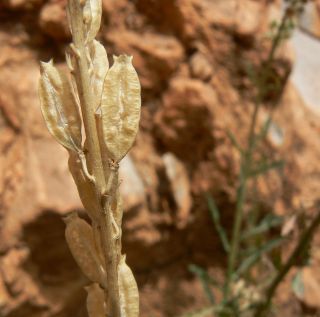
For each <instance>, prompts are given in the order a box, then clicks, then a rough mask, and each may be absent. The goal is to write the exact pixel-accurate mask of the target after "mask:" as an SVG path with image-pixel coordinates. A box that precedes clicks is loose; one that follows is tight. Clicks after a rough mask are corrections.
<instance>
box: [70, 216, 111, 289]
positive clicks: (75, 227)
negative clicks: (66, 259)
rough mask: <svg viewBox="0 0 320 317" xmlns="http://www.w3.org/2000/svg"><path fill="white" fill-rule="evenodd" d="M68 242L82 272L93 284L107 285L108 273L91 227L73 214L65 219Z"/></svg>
mask: <svg viewBox="0 0 320 317" xmlns="http://www.w3.org/2000/svg"><path fill="white" fill-rule="evenodd" d="M65 222H66V225H67V227H66V231H65V236H66V241H67V243H68V246H69V248H70V251H71V253H72V255H73V257H74V259H75V260H76V262H77V263H78V265H79V267H80V268H81V270H82V272H83V273H84V274H85V275H86V276H87V277H88V279H89V280H91V281H93V282H97V283H100V284H101V285H104V286H105V284H106V272H105V269H104V268H103V266H102V263H101V261H100V258H99V256H98V254H97V251H96V249H95V243H94V237H93V232H92V228H91V226H90V225H89V224H88V223H87V222H86V221H84V220H83V219H81V218H79V216H78V214H77V213H76V212H75V213H72V214H71V215H70V216H68V217H66V218H65Z"/></svg>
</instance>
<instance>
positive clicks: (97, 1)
mask: <svg viewBox="0 0 320 317" xmlns="http://www.w3.org/2000/svg"><path fill="white" fill-rule="evenodd" d="M89 8H90V9H89ZM83 14H84V21H85V23H86V25H87V30H86V31H87V32H86V33H87V34H86V42H87V43H89V42H91V41H92V40H93V39H94V38H95V37H96V35H97V33H98V31H99V29H100V25H101V15H102V1H101V0H87V2H86V4H85V6H84V12H83ZM89 14H90V16H88V15H89Z"/></svg>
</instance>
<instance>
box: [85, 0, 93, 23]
mask: <svg viewBox="0 0 320 317" xmlns="http://www.w3.org/2000/svg"><path fill="white" fill-rule="evenodd" d="M90 2H91V1H90V0H87V1H86V2H85V4H84V7H83V22H84V24H86V26H87V27H90V24H91V20H92V13H91V3H90Z"/></svg>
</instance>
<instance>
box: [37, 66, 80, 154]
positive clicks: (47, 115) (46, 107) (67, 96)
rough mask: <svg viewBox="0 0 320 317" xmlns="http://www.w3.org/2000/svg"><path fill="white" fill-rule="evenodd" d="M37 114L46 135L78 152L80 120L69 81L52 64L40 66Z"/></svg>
mask: <svg viewBox="0 0 320 317" xmlns="http://www.w3.org/2000/svg"><path fill="white" fill-rule="evenodd" d="M39 96H40V103H41V112H42V115H43V117H44V120H45V122H46V125H47V128H48V130H49V132H50V133H51V134H52V135H53V136H54V137H55V138H56V140H57V141H58V142H59V143H60V144H62V145H63V146H64V147H66V148H67V149H69V150H73V151H77V150H78V149H80V148H81V141H82V137H81V117H80V113H79V109H78V106H77V103H76V100H75V98H74V95H73V94H72V87H71V84H70V81H69V80H68V78H67V77H66V76H65V74H64V73H63V72H62V71H59V70H58V69H57V68H55V67H54V66H53V62H52V60H51V61H50V62H48V63H41V78H40V82H39Z"/></svg>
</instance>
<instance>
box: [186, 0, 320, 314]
mask: <svg viewBox="0 0 320 317" xmlns="http://www.w3.org/2000/svg"><path fill="white" fill-rule="evenodd" d="M306 2H307V1H305V0H287V1H286V7H285V11H284V14H283V18H282V20H281V21H280V22H277V21H274V22H273V23H272V24H271V25H270V33H269V35H270V39H271V48H270V51H269V54H268V56H267V58H266V59H265V60H263V61H261V63H260V66H259V67H258V68H255V67H254V66H253V65H252V64H250V63H247V75H248V78H249V79H250V80H251V82H252V83H253V85H254V87H255V95H254V96H253V102H254V111H253V113H252V117H251V122H250V127H249V132H248V138H247V144H245V145H243V144H240V142H239V141H238V140H237V138H236V136H235V135H234V134H232V132H231V131H227V135H228V137H229V139H230V141H231V143H232V145H233V146H234V148H235V149H237V150H238V152H239V154H240V157H241V163H240V171H239V176H238V186H237V189H236V190H237V198H236V199H237V201H236V207H235V212H234V221H233V228H232V235H231V237H230V238H228V236H229V234H228V233H227V230H226V228H224V226H223V224H222V223H221V213H220V211H219V208H218V206H217V204H216V201H215V199H214V198H213V197H212V196H211V195H209V194H207V195H206V199H207V203H208V209H209V213H210V215H211V218H212V221H213V225H214V227H215V230H216V232H217V234H218V237H219V239H220V241H221V245H222V247H223V249H224V251H225V253H226V255H227V263H228V268H227V270H226V272H225V276H224V281H223V285H220V284H219V283H217V282H216V281H215V280H214V279H213V278H212V276H210V274H208V272H207V271H206V270H204V269H203V268H201V267H199V266H197V265H195V264H193V265H191V266H190V267H189V269H190V271H191V272H193V273H194V274H195V275H196V276H197V277H198V278H199V280H200V281H201V284H202V286H203V290H204V293H205V295H206V297H207V299H208V302H209V305H210V306H208V307H207V308H205V309H203V310H201V311H198V312H196V313H192V314H187V315H185V316H184V317H188V316H189V317H199V316H216V317H267V316H268V314H269V310H270V305H271V302H272V299H273V296H274V294H275V290H276V289H277V287H278V285H279V284H280V283H281V281H282V280H283V279H284V277H285V276H286V274H287V273H288V271H289V270H290V268H291V267H292V266H293V265H295V263H296V261H297V259H298V258H302V259H304V260H303V265H304V264H306V259H308V258H309V252H308V251H309V246H310V241H311V238H312V236H313V233H314V231H315V229H316V228H317V227H318V225H319V224H320V213H319V214H318V216H317V217H315V219H314V220H313V221H312V222H311V225H309V226H305V227H304V229H303V233H302V235H301V238H300V240H299V242H298V244H297V246H296V248H295V249H294V251H293V252H292V254H291V256H290V257H289V258H288V260H287V261H285V262H284V263H282V260H281V248H282V247H283V245H284V244H285V243H286V241H287V239H286V238H285V237H283V236H282V235H281V233H280V227H281V226H282V225H283V221H284V219H283V218H282V217H279V216H277V215H275V214H274V213H273V212H272V210H270V211H268V212H267V213H266V214H263V213H261V211H260V210H259V208H258V206H252V201H251V200H250V197H249V195H248V189H249V183H250V182H252V181H254V180H255V179H256V178H257V177H264V176H265V175H266V174H267V173H268V172H270V171H272V170H276V171H278V172H281V170H282V169H283V168H284V166H285V162H284V161H283V160H274V159H273V158H271V157H266V156H265V154H264V153H262V152H261V148H263V145H264V142H265V140H266V137H267V135H268V132H269V129H270V127H271V124H272V118H271V115H270V116H269V117H268V118H267V120H266V121H265V123H264V124H263V125H262V127H261V128H260V130H259V132H258V133H256V130H257V125H258V122H257V121H258V120H257V118H258V114H259V111H260V108H261V107H262V104H263V103H264V101H265V100H266V98H267V97H268V96H269V94H270V93H274V92H275V91H276V93H277V94H278V93H279V92H281V91H282V89H283V81H282V80H280V78H279V76H278V73H277V71H276V65H275V64H276V60H275V53H276V51H277V49H278V47H279V46H280V44H281V43H283V41H285V40H287V39H288V38H289V37H290V36H291V34H292V31H293V30H294V27H295V21H296V17H297V16H298V15H299V14H300V13H301V12H302V10H303V7H304V5H305V3H306ZM270 276H272V278H270ZM292 289H293V291H294V293H295V294H297V295H298V296H299V295H300V296H301V294H302V293H303V290H304V289H303V283H302V279H301V273H300V271H299V272H298V273H297V275H296V276H295V278H294V279H293V281H292ZM216 293H217V294H218V293H220V297H218V296H216V297H215V296H214V294H216ZM217 298H222V299H221V300H220V301H217Z"/></svg>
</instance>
